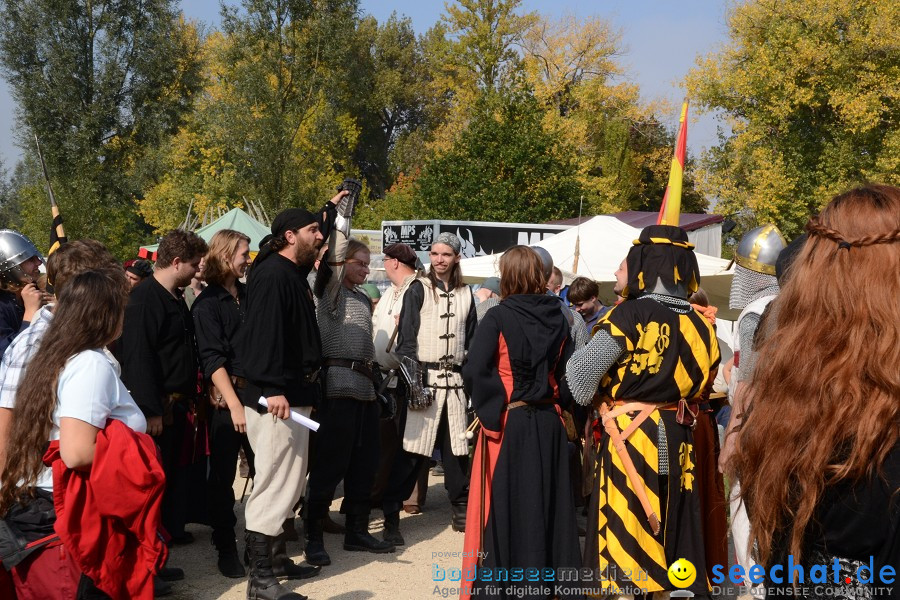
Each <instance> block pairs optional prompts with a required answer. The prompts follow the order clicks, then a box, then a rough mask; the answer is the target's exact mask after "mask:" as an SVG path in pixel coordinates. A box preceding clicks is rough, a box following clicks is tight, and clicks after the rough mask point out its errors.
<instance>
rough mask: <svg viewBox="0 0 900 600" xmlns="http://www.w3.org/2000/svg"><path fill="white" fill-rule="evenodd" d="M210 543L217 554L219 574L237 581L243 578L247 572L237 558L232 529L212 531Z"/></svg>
mask: <svg viewBox="0 0 900 600" xmlns="http://www.w3.org/2000/svg"><path fill="white" fill-rule="evenodd" d="M212 542H213V544H214V545H215V546H216V550H217V551H218V552H219V560H218V563H217V566H218V567H219V573H221V574H222V575H224V576H225V577H231V578H232V579H239V578H241V577H244V576H245V575H246V574H247V572H246V571H244V566H243V565H242V564H241V560H240V559H239V558H238V550H237V540H235V539H234V530H233V529H216V530H213V534H212Z"/></svg>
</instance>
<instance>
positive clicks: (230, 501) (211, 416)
mask: <svg viewBox="0 0 900 600" xmlns="http://www.w3.org/2000/svg"><path fill="white" fill-rule="evenodd" d="M207 424H208V427H209V473H208V475H207V478H206V502H207V505H206V506H207V521H208V523H209V526H210V527H212V528H213V536H223V538H228V539H234V526H235V524H236V523H237V518H236V517H235V516H234V487H233V486H234V477H235V472H236V469H237V459H238V452H239V451H240V449H241V448H242V447H243V448H244V453H245V455H246V456H247V461H248V462H249V463H250V464H251V465H252V464H253V450H251V449H250V443H249V442H248V441H247V434H246V433H238V432H237V431H235V430H234V422H233V421H232V420H231V411H229V410H228V409H227V408H225V409H222V408H213V407H210V408H209V413H208V415H207ZM251 471H252V467H251Z"/></svg>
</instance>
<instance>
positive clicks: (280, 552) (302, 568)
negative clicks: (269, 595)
mask: <svg viewBox="0 0 900 600" xmlns="http://www.w3.org/2000/svg"><path fill="white" fill-rule="evenodd" d="M321 570H322V567H317V566H314V565H297V564H294V561H292V560H291V559H290V558H288V554H287V540H286V537H285V535H284V533H282V534H281V535H277V536H275V537H274V538H273V539H272V572H273V573H275V577H287V578H288V579H309V578H310V577H315V576H316V575H318V574H319V571H321Z"/></svg>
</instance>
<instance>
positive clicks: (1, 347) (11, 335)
mask: <svg viewBox="0 0 900 600" xmlns="http://www.w3.org/2000/svg"><path fill="white" fill-rule="evenodd" d="M23 316H25V307H24V306H23V305H22V303H21V302H19V300H18V298H17V297H16V295H15V294H13V293H12V292H8V291H6V290H0V355H2V354H3V353H4V352H6V349H7V347H9V345H10V344H12V341H13V340H14V339H15V337H16V336H17V335H19V333H20V332H21V331H22V330H23V329H24V327H28V325H29V324H28V323H24V322H23V321H22V317H23ZM23 326H24V327H23Z"/></svg>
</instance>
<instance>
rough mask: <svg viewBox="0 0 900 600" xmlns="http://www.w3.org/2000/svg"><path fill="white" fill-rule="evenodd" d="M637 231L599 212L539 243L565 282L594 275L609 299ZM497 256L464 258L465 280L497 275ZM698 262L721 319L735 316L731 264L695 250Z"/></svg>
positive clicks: (708, 293) (476, 279)
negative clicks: (731, 303) (730, 300)
mask: <svg viewBox="0 0 900 600" xmlns="http://www.w3.org/2000/svg"><path fill="white" fill-rule="evenodd" d="M639 233H640V229H637V228H635V227H632V226H630V225H627V224H626V223H623V222H622V221H621V220H619V219H617V218H616V217H611V216H606V215H601V216H597V217H594V218H592V219H590V220H589V221H585V222H584V223H582V224H581V225H580V226H578V227H573V228H571V229H568V230H566V231H563V232H562V233H558V234H556V235H554V236H552V237H549V238H546V239H544V240H543V241H542V242H541V243H540V246H541V247H543V248H545V249H546V250H547V252H549V253H550V256H552V257H553V263H554V264H555V265H556V266H557V267H559V269H560V270H561V271H562V272H563V281H564V283H566V284H568V283H571V281H572V279H574V278H575V277H577V276H584V277H589V278H591V279H594V280H595V281H598V282H600V284H601V285H600V287H601V296H603V298H602V300H603V301H604V302H606V303H611V302H612V301H613V300H614V299H615V294H613V292H612V288H613V284H614V283H615V276H614V273H615V272H616V270H617V269H618V268H619V264H620V263H621V262H622V260H623V259H624V258H625V256H626V255H627V254H628V251H629V250H630V249H631V247H632V245H633V242H634V240H636V239H637V237H638V234H639ZM576 247H577V248H578V255H577V265H576ZM500 256H501V255H499V254H494V255H489V256H476V257H473V258H466V259H463V260H462V261H461V266H462V272H463V276H464V278H465V280H466V281H467V282H468V283H476V282H479V281H483V280H484V279H486V278H488V277H495V276H499V275H500V266H499V264H500ZM697 263H698V264H699V266H700V277H701V281H700V285H701V287H703V289H704V290H705V291H706V293H707V295H708V296H709V300H710V304H712V305H713V306H716V307H718V309H719V314H720V315H721V317H722V318H724V319H729V318H735V317H737V312H735V314H733V315H732V314H731V312H732V311H729V310H728V296H729V293H730V290H731V276H732V274H733V273H734V270H733V268H729V266H730V261H728V260H725V259H722V258H715V257H713V256H707V255H705V254H697Z"/></svg>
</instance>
